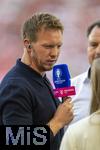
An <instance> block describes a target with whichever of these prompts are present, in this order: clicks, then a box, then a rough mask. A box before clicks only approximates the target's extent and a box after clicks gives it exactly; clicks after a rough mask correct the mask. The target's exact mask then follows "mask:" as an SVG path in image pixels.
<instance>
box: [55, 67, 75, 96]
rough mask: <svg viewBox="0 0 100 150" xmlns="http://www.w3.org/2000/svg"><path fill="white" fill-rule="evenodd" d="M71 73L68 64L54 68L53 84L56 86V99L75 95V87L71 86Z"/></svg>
mask: <svg viewBox="0 0 100 150" xmlns="http://www.w3.org/2000/svg"><path fill="white" fill-rule="evenodd" d="M70 78H71V77H70V73H69V70H68V66H67V65H66V64H60V65H55V66H54V67H53V83H54V85H55V89H54V90H53V91H54V96H55V97H57V98H58V97H62V98H64V97H69V96H72V95H75V94H76V92H75V87H74V86H71V80H70Z"/></svg>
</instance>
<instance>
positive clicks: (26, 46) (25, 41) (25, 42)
mask: <svg viewBox="0 0 100 150" xmlns="http://www.w3.org/2000/svg"><path fill="white" fill-rule="evenodd" d="M24 46H25V48H26V49H27V52H31V48H32V46H31V44H30V41H29V40H28V39H24Z"/></svg>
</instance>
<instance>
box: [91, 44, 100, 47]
mask: <svg viewBox="0 0 100 150" xmlns="http://www.w3.org/2000/svg"><path fill="white" fill-rule="evenodd" d="M89 45H90V46H91V47H97V46H98V44H97V43H90V44H89Z"/></svg>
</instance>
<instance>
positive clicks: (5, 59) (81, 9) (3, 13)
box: [0, 0, 100, 80]
mask: <svg viewBox="0 0 100 150" xmlns="http://www.w3.org/2000/svg"><path fill="white" fill-rule="evenodd" d="M34 12H50V13H53V14H54V15H57V16H58V17H59V18H60V19H61V20H62V22H63V24H64V27H65V30H64V42H63V47H62V51H61V55H60V57H59V60H58V62H57V63H66V64H68V66H69V69H70V72H71V76H72V77H74V76H76V75H78V74H79V73H81V72H84V71H86V69H87V68H88V60H87V49H86V48H87V38H86V30H87V27H88V25H90V24H91V23H92V22H94V21H96V20H98V19H100V0H0V37H1V39H0V80H2V78H3V76H4V75H5V74H6V73H7V71H8V70H9V69H10V68H11V67H12V66H13V65H14V64H15V62H16V59H17V58H18V57H21V55H22V52H23V44H22V41H21V36H20V29H21V25H22V24H23V22H24V20H25V19H26V18H27V17H28V16H30V15H32V14H33V13H34ZM48 77H49V78H50V80H52V71H50V72H49V73H48Z"/></svg>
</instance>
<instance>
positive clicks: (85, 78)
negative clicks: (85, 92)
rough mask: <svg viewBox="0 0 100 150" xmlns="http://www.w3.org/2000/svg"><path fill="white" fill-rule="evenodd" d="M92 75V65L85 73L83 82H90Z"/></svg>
mask: <svg viewBox="0 0 100 150" xmlns="http://www.w3.org/2000/svg"><path fill="white" fill-rule="evenodd" d="M90 75H91V67H89V68H88V70H87V71H86V72H85V73H84V77H83V82H84V83H88V82H90Z"/></svg>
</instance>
